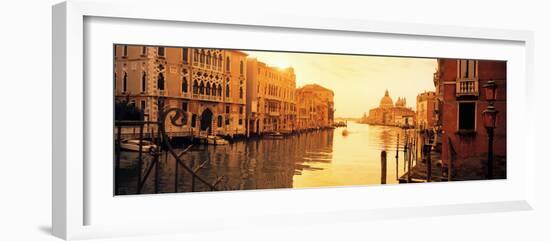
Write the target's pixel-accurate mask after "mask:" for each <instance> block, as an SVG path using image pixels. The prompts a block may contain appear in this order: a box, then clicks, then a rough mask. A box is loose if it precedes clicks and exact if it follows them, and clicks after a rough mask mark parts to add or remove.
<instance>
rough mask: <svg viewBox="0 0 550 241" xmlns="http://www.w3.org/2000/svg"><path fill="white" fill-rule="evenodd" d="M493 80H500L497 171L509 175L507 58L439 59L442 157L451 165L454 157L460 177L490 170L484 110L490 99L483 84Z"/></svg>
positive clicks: (437, 82)
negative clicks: (507, 148)
mask: <svg viewBox="0 0 550 241" xmlns="http://www.w3.org/2000/svg"><path fill="white" fill-rule="evenodd" d="M489 80H493V81H495V82H496V84H497V88H496V101H494V105H495V109H496V110H497V111H498V114H497V121H496V128H495V129H494V155H495V160H497V161H496V163H497V165H496V166H497V167H500V169H499V168H497V169H496V170H495V175H496V176H497V177H501V178H502V177H505V176H506V172H505V168H506V164H505V161H506V61H492V60H465V59H462V60H456V59H438V60H437V70H436V72H435V73H434V85H435V89H436V101H437V104H436V107H437V110H436V112H437V118H436V121H437V127H438V128H439V129H441V139H442V146H441V147H442V148H441V149H442V153H441V158H442V160H443V162H444V163H445V164H447V165H448V163H449V160H451V159H452V160H453V165H452V166H453V169H454V170H456V173H455V174H454V175H456V176H458V177H462V178H466V179H467V178H469V177H471V176H484V173H485V172H486V166H487V164H486V160H487V152H488V147H487V146H488V143H487V142H488V138H487V130H486V129H485V126H484V124H483V111H484V110H485V109H487V106H488V104H489V103H488V101H487V98H486V96H485V92H484V91H483V85H485V84H486V83H487V81H489ZM499 163H500V165H499ZM472 170H473V171H472ZM461 171H462V173H460V172H461ZM466 171H469V172H466ZM475 172H477V173H475Z"/></svg>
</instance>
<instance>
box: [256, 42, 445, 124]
mask: <svg viewBox="0 0 550 241" xmlns="http://www.w3.org/2000/svg"><path fill="white" fill-rule="evenodd" d="M245 52H246V53H248V54H249V57H256V58H258V60H259V61H261V62H264V63H266V64H267V65H270V66H276V67H289V66H292V67H293V68H294V72H295V74H296V87H297V88H299V87H301V86H303V85H306V84H319V85H321V86H323V87H326V88H329V89H331V90H333V91H334V106H335V109H336V112H335V117H361V116H362V115H363V113H365V112H367V114H368V111H369V109H372V108H375V107H378V105H379V103H380V99H381V98H382V97H383V96H384V92H385V91H386V89H387V90H388V91H389V94H390V97H392V99H393V101H394V103H395V101H396V100H397V98H398V97H405V98H406V99H407V106H408V107H411V108H413V109H416V96H417V95H418V94H419V93H422V92H424V91H434V85H433V73H434V72H435V69H436V64H437V61H436V60H435V59H427V58H402V57H379V56H355V55H335V54H308V53H285V52H267V51H265V52H264V51H245Z"/></svg>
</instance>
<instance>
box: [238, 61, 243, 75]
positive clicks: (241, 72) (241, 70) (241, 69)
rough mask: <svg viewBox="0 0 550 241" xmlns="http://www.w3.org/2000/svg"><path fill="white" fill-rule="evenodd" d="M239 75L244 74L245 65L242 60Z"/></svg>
mask: <svg viewBox="0 0 550 241" xmlns="http://www.w3.org/2000/svg"><path fill="white" fill-rule="evenodd" d="M239 73H240V74H241V75H243V74H244V63H243V61H242V60H241V63H240V66H239Z"/></svg>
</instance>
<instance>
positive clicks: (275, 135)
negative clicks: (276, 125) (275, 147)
mask: <svg viewBox="0 0 550 241" xmlns="http://www.w3.org/2000/svg"><path fill="white" fill-rule="evenodd" d="M265 137H266V138H268V139H283V138H284V137H285V136H284V135H283V134H281V133H280V132H275V133H271V134H267V135H266V136H265Z"/></svg>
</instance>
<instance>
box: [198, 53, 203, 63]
mask: <svg viewBox="0 0 550 241" xmlns="http://www.w3.org/2000/svg"><path fill="white" fill-rule="evenodd" d="M199 62H200V63H201V64H202V63H204V53H202V52H199Z"/></svg>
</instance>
